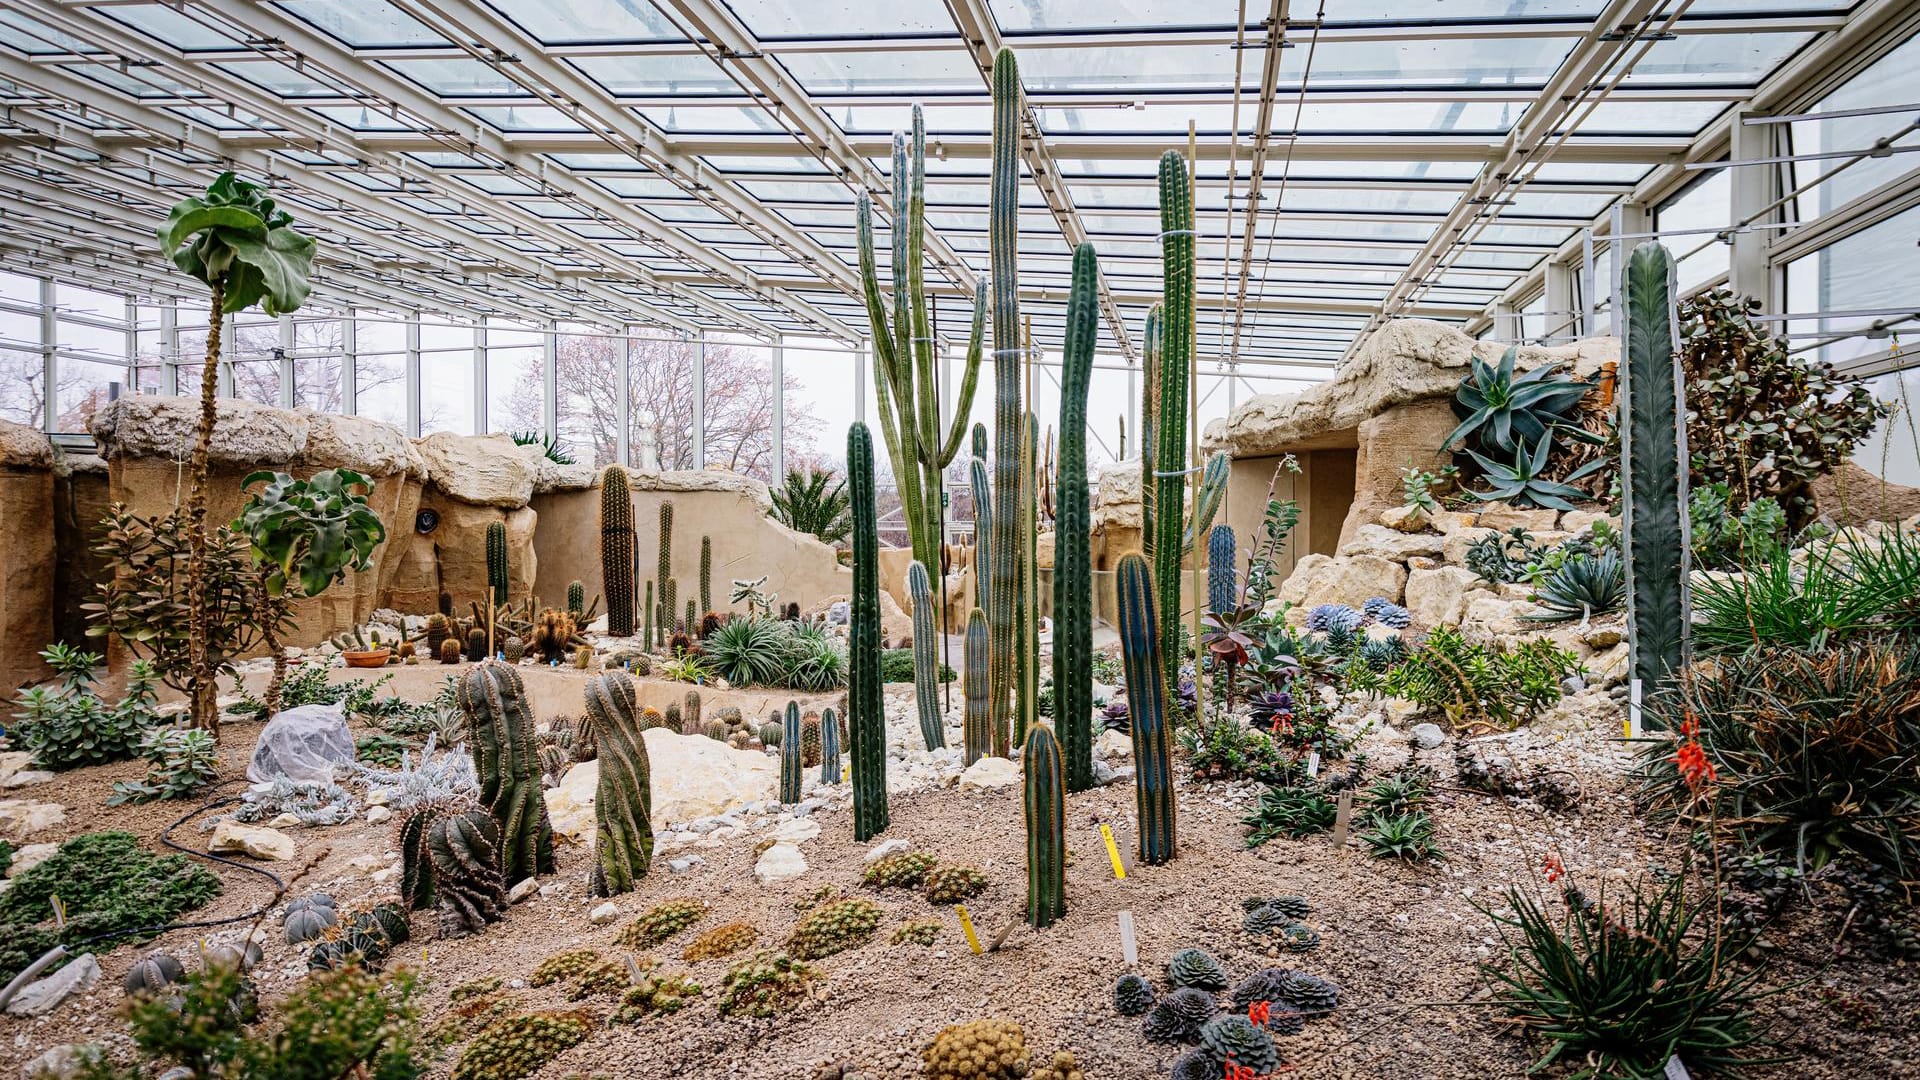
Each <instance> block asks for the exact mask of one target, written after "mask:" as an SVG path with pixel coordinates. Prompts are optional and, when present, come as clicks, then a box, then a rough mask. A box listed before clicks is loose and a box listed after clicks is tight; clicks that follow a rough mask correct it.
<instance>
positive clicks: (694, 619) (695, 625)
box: [681, 596, 700, 634]
mask: <svg viewBox="0 0 1920 1080" xmlns="http://www.w3.org/2000/svg"><path fill="white" fill-rule="evenodd" d="M699 628H700V613H699V612H698V611H696V610H694V607H693V597H691V596H689V597H687V615H686V620H685V621H684V622H683V623H682V624H681V629H683V630H685V631H686V632H687V633H689V634H691V633H693V632H694V631H696V630H698V629H699Z"/></svg>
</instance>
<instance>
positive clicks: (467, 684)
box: [458, 662, 553, 885]
mask: <svg viewBox="0 0 1920 1080" xmlns="http://www.w3.org/2000/svg"><path fill="white" fill-rule="evenodd" d="M458 697H459V700H460V709H461V711H462V712H464V713H466V716H467V730H468V733H469V734H470V735H471V740H472V741H471V742H470V744H469V745H470V747H471V749H472V752H473V768H474V773H475V775H477V776H478V777H479V779H480V801H481V803H482V805H484V806H486V808H487V809H488V810H489V811H490V812H491V813H492V814H493V818H494V820H495V821H496V822H498V823H499V825H500V829H501V835H500V840H499V843H500V871H501V873H502V875H504V877H505V880H506V883H507V884H508V885H513V884H515V883H517V882H519V881H522V880H524V879H526V878H530V877H533V876H534V875H535V874H551V873H553V829H552V827H551V826H550V825H549V824H548V821H547V804H546V801H545V799H544V796H543V795H542V791H543V789H542V787H541V785H540V755H539V754H538V752H537V751H536V750H535V748H534V727H533V713H532V711H531V710H530V709H529V708H528V707H527V700H526V687H525V685H524V684H523V683H522V682H521V681H520V675H519V673H518V672H516V671H515V670H514V669H513V668H512V667H511V666H509V665H506V664H500V663H494V662H487V663H482V664H480V665H479V666H477V667H474V668H472V669H470V670H468V671H467V672H466V673H465V674H464V675H462V676H461V677H460V682H459V693H458Z"/></svg>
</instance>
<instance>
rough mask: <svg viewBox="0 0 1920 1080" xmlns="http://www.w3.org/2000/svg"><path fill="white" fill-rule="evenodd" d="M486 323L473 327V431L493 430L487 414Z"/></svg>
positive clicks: (479, 432) (481, 433) (478, 432)
mask: <svg viewBox="0 0 1920 1080" xmlns="http://www.w3.org/2000/svg"><path fill="white" fill-rule="evenodd" d="M488 345H489V341H488V338H487V324H486V323H481V324H480V325H478V326H476V327H474V328H473V433H474V434H475V435H485V434H486V433H487V432H489V431H491V430H493V429H492V425H491V424H490V423H489V419H488V416H487V347H488Z"/></svg>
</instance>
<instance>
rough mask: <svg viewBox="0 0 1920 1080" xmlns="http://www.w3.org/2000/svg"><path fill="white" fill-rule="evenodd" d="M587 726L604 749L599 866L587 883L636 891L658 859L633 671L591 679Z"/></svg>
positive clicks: (596, 815) (597, 812) (597, 802)
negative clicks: (648, 868) (635, 883)
mask: <svg viewBox="0 0 1920 1080" xmlns="http://www.w3.org/2000/svg"><path fill="white" fill-rule="evenodd" d="M586 698H587V725H586V726H587V727H590V728H591V729H592V731H593V737H594V740H595V746H596V749H597V750H598V752H599V762H600V781H599V786H598V787H596V788H595V789H594V796H593V819H594V846H593V856H594V866H593V873H592V875H591V876H590V877H589V878H588V881H587V886H588V889H589V891H591V892H592V894H593V895H595V896H612V895H614V894H615V893H624V892H632V891H633V886H634V882H635V880H636V879H637V878H640V877H644V876H645V875H646V872H647V867H648V866H649V865H650V864H651V863H652V862H653V779H652V770H651V769H650V768H649V767H648V762H647V742H646V740H645V739H643V738H641V736H640V722H639V714H638V712H637V711H636V709H635V702H634V692H633V676H631V675H628V674H627V673H626V672H624V671H618V670H615V671H608V672H604V673H602V674H599V675H595V676H594V677H592V678H590V679H588V680H587V686H586Z"/></svg>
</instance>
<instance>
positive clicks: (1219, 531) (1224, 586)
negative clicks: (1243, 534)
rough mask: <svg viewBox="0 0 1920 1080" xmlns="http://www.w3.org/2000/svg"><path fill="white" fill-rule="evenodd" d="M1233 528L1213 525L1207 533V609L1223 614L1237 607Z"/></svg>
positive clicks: (1216, 613)
mask: <svg viewBox="0 0 1920 1080" xmlns="http://www.w3.org/2000/svg"><path fill="white" fill-rule="evenodd" d="M1233 559H1234V543H1233V530H1232V529H1229V528H1228V527H1226V526H1225V525H1215V526H1214V527H1213V531H1212V532H1211V533H1208V534H1207V610H1208V611H1211V612H1213V613H1214V614H1215V615H1225V614H1227V613H1229V612H1231V611H1233V610H1234V609H1235V608H1236V607H1239V606H1240V604H1239V597H1238V596H1237V595H1236V593H1237V592H1238V590H1236V589H1235V588H1234V580H1233Z"/></svg>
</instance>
